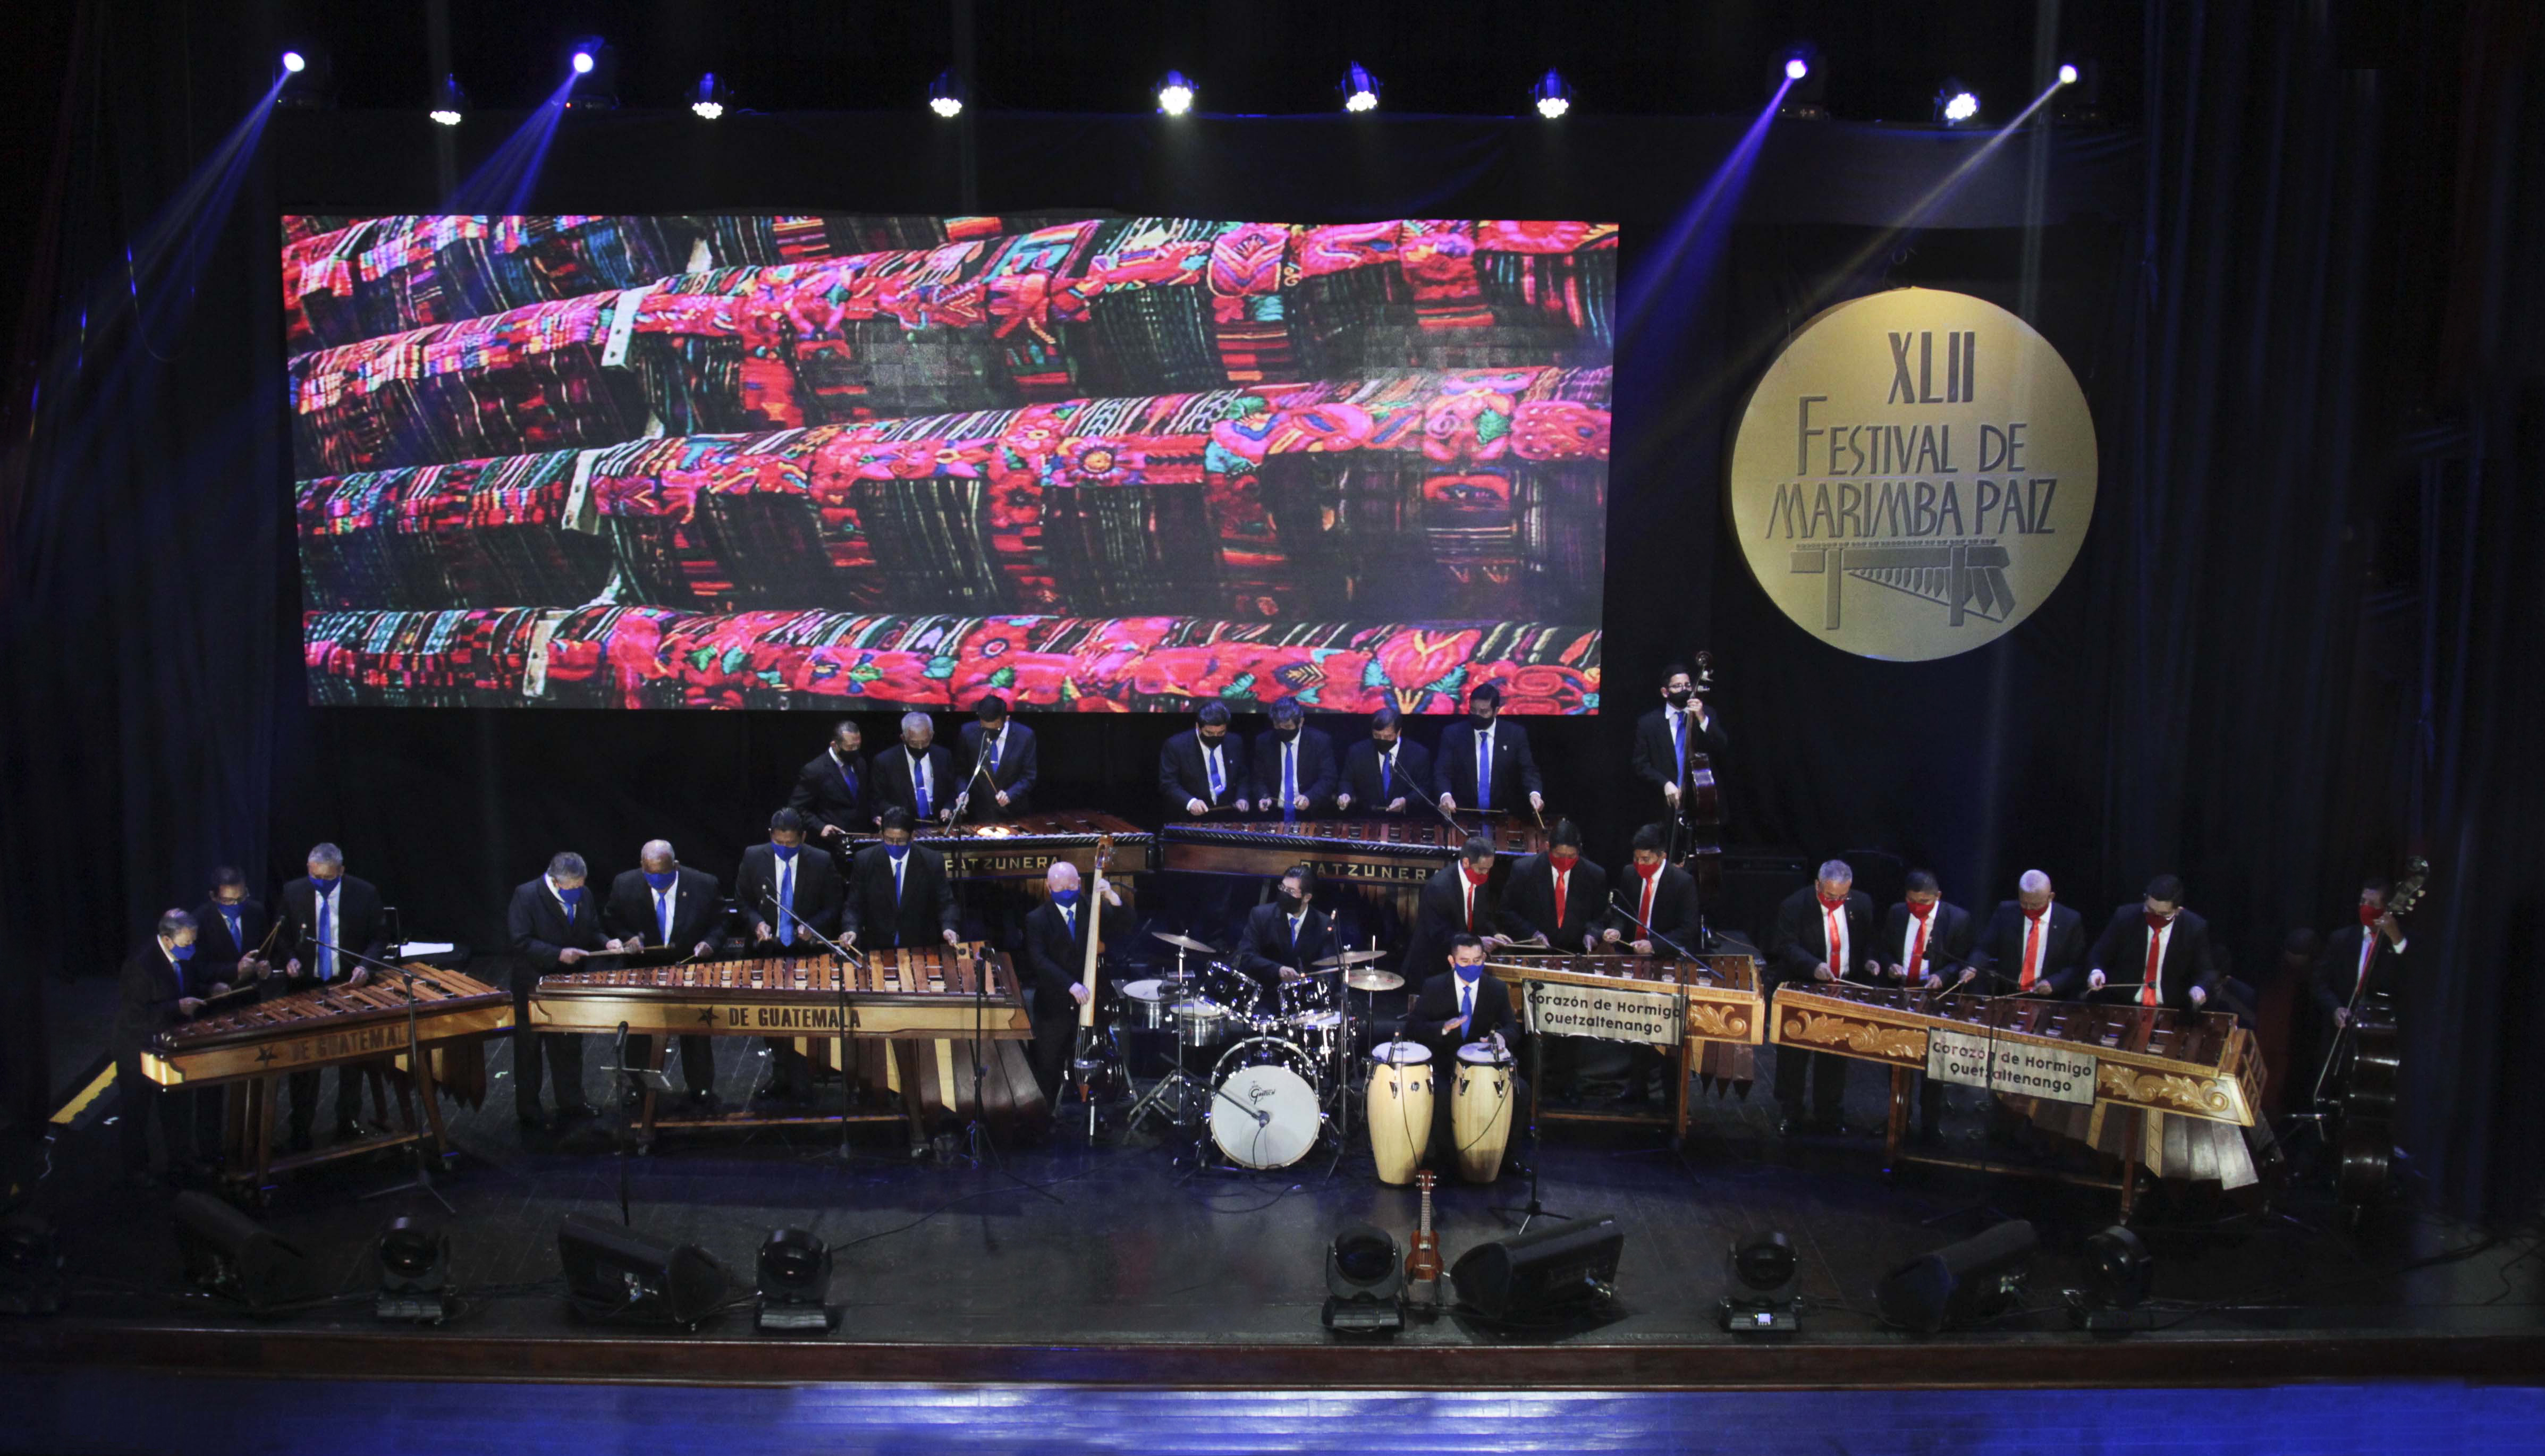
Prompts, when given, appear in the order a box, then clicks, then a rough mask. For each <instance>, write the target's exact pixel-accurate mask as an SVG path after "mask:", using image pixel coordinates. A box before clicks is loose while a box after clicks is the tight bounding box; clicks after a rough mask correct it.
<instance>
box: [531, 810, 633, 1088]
mask: <svg viewBox="0 0 2545 1456" xmlns="http://www.w3.org/2000/svg"><path fill="white" fill-rule="evenodd" d="M588 875H589V871H588V870H587V869H586V867H585V865H584V862H583V856H582V855H580V854H577V853H575V852H573V851H572V850H559V851H558V852H556V853H555V854H552V855H550V856H549V857H548V867H547V872H546V873H544V874H542V875H540V876H539V877H538V878H536V879H531V880H524V881H523V882H522V883H521V884H519V885H516V886H515V887H514V888H513V903H512V904H511V905H510V906H508V907H506V909H505V911H504V930H505V933H506V934H507V935H508V936H510V937H511V940H512V946H513V961H514V964H513V1117H514V1119H515V1120H516V1121H518V1122H520V1123H521V1124H523V1125H524V1126H526V1127H529V1126H536V1125H537V1124H538V1122H539V1073H540V1070H541V1069H540V1062H541V1061H542V1059H544V1060H545V1062H546V1071H547V1075H548V1077H549V1079H550V1084H551V1087H550V1091H551V1092H552V1093H553V1095H554V1097H555V1100H556V1110H557V1116H558V1117H559V1118H574V1117H590V1116H591V1115H593V1113H592V1104H591V1103H590V1102H589V1101H586V1100H585V1099H584V1094H583V1038H582V1037H581V1036H577V1035H570V1034H567V1033H565V1032H558V1031H547V1032H534V1030H533V1029H532V1021H531V994H532V993H533V992H534V991H536V990H537V989H538V984H539V977H541V976H544V975H546V974H548V973H549V972H551V971H559V970H572V969H574V968H575V967H576V966H578V965H581V964H582V963H583V961H584V958H585V957H587V956H591V955H597V954H600V953H601V952H603V951H607V950H616V949H618V948H619V947H618V942H617V941H616V940H613V939H611V938H610V935H609V932H608V931H607V930H604V929H603V928H602V924H601V922H602V913H601V906H600V905H599V904H598V903H596V902H597V901H598V900H599V898H600V897H599V896H596V895H594V894H592V893H591V892H590V890H589V889H587V888H586V886H585V884H584V881H585V879H586V878H587V877H588Z"/></svg>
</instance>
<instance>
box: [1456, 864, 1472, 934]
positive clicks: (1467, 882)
mask: <svg viewBox="0 0 2545 1456" xmlns="http://www.w3.org/2000/svg"><path fill="white" fill-rule="evenodd" d="M1458 884H1459V888H1461V889H1463V890H1465V891H1466V892H1467V933H1468V934H1470V935H1472V934H1474V933H1476V882H1475V881H1474V880H1471V879H1469V878H1467V874H1466V871H1464V870H1460V871H1459V872H1458Z"/></svg>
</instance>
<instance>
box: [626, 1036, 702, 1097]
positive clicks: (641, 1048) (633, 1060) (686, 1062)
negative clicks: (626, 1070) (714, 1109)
mask: <svg viewBox="0 0 2545 1456" xmlns="http://www.w3.org/2000/svg"><path fill="white" fill-rule="evenodd" d="M675 1039H676V1040H678V1041H679V1042H680V1044H681V1086H683V1087H685V1088H687V1089H689V1090H690V1091H691V1092H713V1091H715V1079H716V1072H715V1038H714V1037H712V1036H683V1037H678V1038H675ZM653 1063H654V1038H652V1037H650V1036H631V1037H628V1038H627V1065H628V1066H630V1067H650V1066H652V1065H653Z"/></svg>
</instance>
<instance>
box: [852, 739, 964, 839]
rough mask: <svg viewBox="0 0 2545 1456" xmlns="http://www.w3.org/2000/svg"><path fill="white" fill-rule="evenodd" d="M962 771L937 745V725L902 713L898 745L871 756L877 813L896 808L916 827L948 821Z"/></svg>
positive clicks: (959, 787) (959, 785)
mask: <svg viewBox="0 0 2545 1456" xmlns="http://www.w3.org/2000/svg"><path fill="white" fill-rule="evenodd" d="M961 771H962V770H961V769H958V768H955V767H954V756H953V755H952V754H950V753H948V752H946V751H945V745H944V744H942V743H939V742H937V724H936V723H935V722H934V721H932V720H931V719H930V718H929V716H928V715H927V714H926V713H916V712H913V713H904V714H902V715H901V742H899V743H897V744H894V745H893V746H892V747H890V748H888V749H885V750H884V751H883V752H882V753H879V754H877V755H875V756H874V782H875V799H874V801H875V808H876V811H877V812H878V813H880V812H881V811H882V810H883V809H884V808H885V807H887V806H897V807H898V808H900V810H901V811H902V812H903V813H905V814H907V815H909V816H910V817H911V819H912V821H913V822H915V823H919V824H928V823H931V822H938V821H944V820H947V819H951V818H953V817H954V799H955V796H956V795H958V794H960V793H961V792H962V791H963V784H962V781H961V780H960V779H958V778H957V777H956V776H955V775H956V774H957V773H959V772H961Z"/></svg>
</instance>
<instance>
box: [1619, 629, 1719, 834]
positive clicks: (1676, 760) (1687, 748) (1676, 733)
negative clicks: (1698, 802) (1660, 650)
mask: <svg viewBox="0 0 2545 1456" xmlns="http://www.w3.org/2000/svg"><path fill="white" fill-rule="evenodd" d="M1724 743H1725V740H1724V735H1723V721H1722V719H1720V718H1717V717H1716V716H1715V715H1714V710H1713V709H1711V708H1709V707H1707V706H1706V705H1705V700H1704V699H1703V698H1701V697H1698V696H1697V695H1696V683H1695V680H1694V679H1692V678H1690V677H1689V676H1688V672H1687V669H1685V668H1683V667H1681V666H1679V665H1678V664H1677V663H1674V664H1672V665H1671V666H1669V667H1667V668H1665V669H1663V670H1662V705H1661V706H1660V707H1657V708H1655V709H1653V710H1652V711H1651V712H1648V713H1646V714H1644V715H1643V716H1642V717H1641V718H1638V719H1636V720H1635V756H1634V768H1635V776H1636V777H1637V778H1640V779H1642V780H1643V781H1644V782H1645V783H1647V784H1650V785H1651V786H1652V788H1653V791H1654V792H1656V793H1658V794H1660V795H1661V796H1662V806H1663V808H1664V809H1665V810H1666V811H1668V812H1670V813H1673V814H1676V813H1678V812H1679V807H1680V799H1681V797H1682V795H1683V794H1684V793H1685V792H1686V789H1687V759H1688V755H1690V754H1709V755H1711V754H1720V753H1722V752H1723V749H1724Z"/></svg>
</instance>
